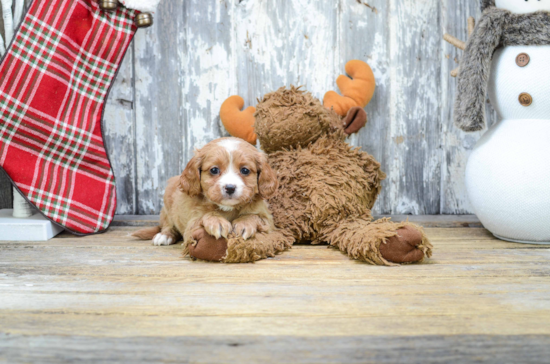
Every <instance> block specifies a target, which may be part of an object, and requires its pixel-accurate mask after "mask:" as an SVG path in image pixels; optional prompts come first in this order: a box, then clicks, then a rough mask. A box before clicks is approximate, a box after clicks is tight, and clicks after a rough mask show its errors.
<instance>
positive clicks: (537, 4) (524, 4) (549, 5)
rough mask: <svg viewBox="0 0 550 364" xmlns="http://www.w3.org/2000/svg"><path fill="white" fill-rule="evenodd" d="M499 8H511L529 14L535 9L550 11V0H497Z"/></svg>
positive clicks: (519, 12)
mask: <svg viewBox="0 0 550 364" xmlns="http://www.w3.org/2000/svg"><path fill="white" fill-rule="evenodd" d="M495 5H496V7H497V8H501V9H506V10H510V11H511V12H512V13H516V14H527V13H532V12H534V11H540V10H544V11H550V1H548V0H531V1H528V0H496V1H495Z"/></svg>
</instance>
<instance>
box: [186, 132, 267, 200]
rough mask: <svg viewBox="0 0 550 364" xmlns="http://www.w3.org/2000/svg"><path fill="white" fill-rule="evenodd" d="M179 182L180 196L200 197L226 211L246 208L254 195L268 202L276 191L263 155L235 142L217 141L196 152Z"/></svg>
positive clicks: (237, 141) (242, 143)
mask: <svg viewBox="0 0 550 364" xmlns="http://www.w3.org/2000/svg"><path fill="white" fill-rule="evenodd" d="M180 182H181V189H182V190H183V192H185V193H187V194H188V195H190V196H198V195H201V194H202V195H203V196H204V197H206V198H207V199H208V200H210V201H211V202H213V203H215V204H217V205H218V206H219V207H220V208H221V209H226V210H230V209H233V208H235V207H237V206H242V205H245V204H248V203H250V202H251V201H252V200H253V199H254V197H255V196H256V195H260V196H261V197H263V198H269V197H271V196H272V195H273V194H274V193H275V191H276V190H277V177H276V175H275V172H274V171H273V170H272V169H271V167H270V166H269V164H268V163H267V157H266V156H265V154H264V153H262V152H260V151H259V150H257V149H256V148H255V147H254V146H252V145H251V144H249V143H247V142H245V141H243V140H241V139H237V138H222V139H217V140H214V141H212V142H210V143H208V144H207V145H206V146H204V147H203V148H202V149H200V150H198V151H197V152H196V153H195V156H194V157H193V159H191V161H190V162H189V164H188V165H187V167H186V168H185V170H184V171H183V174H182V176H181V181H180Z"/></svg>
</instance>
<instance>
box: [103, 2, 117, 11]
mask: <svg viewBox="0 0 550 364" xmlns="http://www.w3.org/2000/svg"><path fill="white" fill-rule="evenodd" d="M99 7H100V8H101V9H102V10H106V11H113V10H116V9H117V8H118V0H99Z"/></svg>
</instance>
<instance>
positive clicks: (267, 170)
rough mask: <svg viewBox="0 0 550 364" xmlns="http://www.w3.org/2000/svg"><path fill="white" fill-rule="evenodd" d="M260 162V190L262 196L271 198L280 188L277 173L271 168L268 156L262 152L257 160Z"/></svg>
mask: <svg viewBox="0 0 550 364" xmlns="http://www.w3.org/2000/svg"><path fill="white" fill-rule="evenodd" d="M257 163H258V191H259V193H260V196H262V198H270V197H272V196H273V195H274V194H275V193H276V192H277V188H279V181H278V180H277V173H275V171H274V170H273V168H271V166H270V165H269V163H268V161H267V156H266V155H265V154H264V153H261V154H260V156H259V157H258V160H257Z"/></svg>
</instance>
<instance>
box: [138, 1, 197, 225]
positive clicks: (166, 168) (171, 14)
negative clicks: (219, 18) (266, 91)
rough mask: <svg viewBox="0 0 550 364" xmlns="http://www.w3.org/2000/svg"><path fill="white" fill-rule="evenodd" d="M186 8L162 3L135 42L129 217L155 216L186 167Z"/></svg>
mask: <svg viewBox="0 0 550 364" xmlns="http://www.w3.org/2000/svg"><path fill="white" fill-rule="evenodd" d="M185 3H186V2H185V1H184V0H171V1H163V2H161V4H160V6H159V8H158V10H157V12H156V14H155V25H154V26H153V27H152V28H150V29H146V30H140V31H139V32H138V33H137V35H136V38H135V40H134V46H135V51H134V52H135V64H134V67H135V136H133V138H134V143H135V153H136V156H135V159H136V177H137V181H136V192H135V200H136V205H137V206H136V208H135V209H134V210H135V212H133V214H138V215H143V214H152V213H157V214H158V213H159V212H160V207H161V201H162V196H163V192H164V188H165V185H166V181H167V180H168V179H169V178H171V177H173V176H175V175H177V174H180V173H181V171H182V166H183V165H184V163H185V149H186V146H184V140H185V139H186V136H185V134H186V126H185V125H186V123H187V114H186V108H187V105H186V100H185V95H186V92H184V87H183V85H184V80H185V78H186V76H187V72H188V70H187V69H186V67H185V64H186V57H187V54H186V49H187V46H186V35H187V27H186V26H187V23H186V18H185V17H184V16H183V15H184V14H185V12H184V10H185V6H186V5H185Z"/></svg>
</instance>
